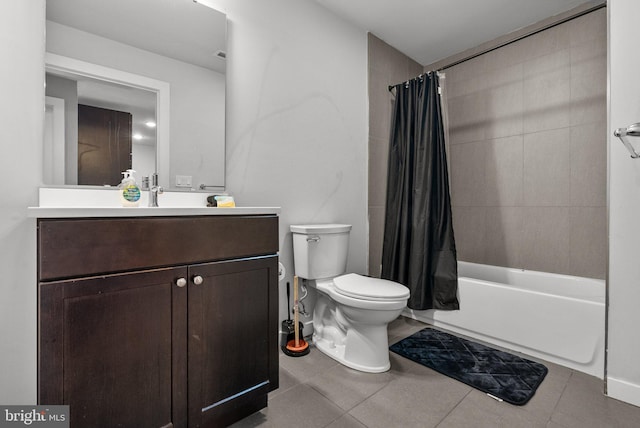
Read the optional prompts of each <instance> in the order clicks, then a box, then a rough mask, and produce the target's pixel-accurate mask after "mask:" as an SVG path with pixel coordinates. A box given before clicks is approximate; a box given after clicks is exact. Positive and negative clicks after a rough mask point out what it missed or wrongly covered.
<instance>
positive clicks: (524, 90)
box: [369, 8, 608, 278]
mask: <svg viewBox="0 0 640 428" xmlns="http://www.w3.org/2000/svg"><path fill="white" fill-rule="evenodd" d="M606 21H607V11H606V9H605V8H603V9H599V10H597V11H595V12H592V13H588V14H586V15H583V16H581V17H579V18H576V19H572V20H570V21H567V22H565V23H563V24H561V25H558V26H554V27H552V28H550V29H547V30H545V31H542V32H540V33H537V34H535V35H532V36H530V37H527V38H525V39H522V40H519V41H517V42H514V43H511V44H508V45H506V46H504V47H501V48H499V49H495V50H493V51H490V52H488V53H486V54H483V55H480V56H478V57H476V58H473V59H471V60H468V61H465V62H462V63H460V64H458V65H455V66H453V67H450V68H447V69H446V70H445V74H446V78H445V79H444V82H445V85H446V97H447V102H446V106H447V109H448V119H449V125H450V128H449V141H448V143H449V171H450V174H451V180H450V191H451V198H452V199H451V201H452V206H453V216H454V232H455V238H456V246H457V251H458V260H463V261H470V262H476V263H490V264H497V265H504V266H508V267H516V268H526V269H536V270H541V271H547V272H557V273H564V274H570V275H578V276H589V277H596V278H603V277H604V272H605V269H606V258H607V252H606V251H607V250H606V248H604V247H603V245H602V243H601V242H604V241H605V240H606V223H603V221H602V218H603V217H602V215H601V214H600V213H601V211H602V210H580V209H579V208H581V207H584V208H597V207H600V208H602V207H605V206H606V179H607V178H606V177H607V175H606V174H607V133H608V130H607V125H606V84H607V80H606V79H607V68H606V58H607V24H606ZM393 61H395V62H396V63H395V64H391V62H393ZM407 64H408V62H407V59H406V58H403V57H402V55H401V54H400V55H398V52H394V50H393V48H391V47H390V46H388V45H386V44H385V43H384V42H382V41H380V40H375V43H370V69H371V70H373V72H372V71H370V76H374V77H373V78H372V79H371V82H370V84H375V85H378V83H376V82H374V81H373V80H380V79H382V78H383V77H384V76H381V73H380V72H379V71H380V70H385V71H384V72H383V73H382V75H385V74H386V75H388V76H390V75H394V73H398V74H401V73H403V72H407V70H408V69H409V68H408V65H407ZM414 66H415V64H414ZM398 74H395V75H394V76H393V77H392V79H395V80H393V81H392V82H391V83H397V82H399V81H402V79H406V78H409V77H413V76H415V74H417V72H416V73H414V74H413V75H411V76H406V77H397V76H398ZM374 98H375V99H374ZM378 98H382V95H380V96H378V95H375V96H372V100H371V102H372V103H376V104H377V103H379V102H380V103H384V102H385V101H380V100H379V99H378ZM390 100H392V98H387V101H386V102H390ZM390 105H391V104H388V106H390ZM385 108H386V107H385ZM390 108H391V107H389V109H390ZM371 114H372V117H373V116H375V117H379V116H380V106H375V107H373V108H372V113H371ZM389 115H390V113H389ZM376 121H377V119H376ZM379 125H380V124H377V123H376V124H372V127H371V128H372V129H373V130H374V132H381V131H378V130H377V129H379V128H380V126H379ZM384 129H386V128H384ZM374 137H376V138H378V137H379V136H374ZM384 138H388V137H387V136H385V137H384ZM374 144H375V146H372V147H371V150H370V151H371V153H372V154H371V155H370V156H371V158H370V172H369V175H370V183H371V184H370V190H369V192H370V205H374V204H380V205H382V203H381V198H380V196H381V195H379V194H376V193H375V192H376V189H379V188H381V187H382V184H381V183H383V182H384V181H386V177H385V178H384V180H383V179H382V178H380V177H376V174H378V175H380V174H381V172H380V170H381V169H382V167H381V163H380V161H379V160H376V159H378V158H379V157H382V156H386V153H382V152H380V147H381V145H382V144H384V145H385V146H386V145H387V144H388V143H387V142H386V141H384V140H383V139H381V140H380V141H379V142H378V141H376V142H375V143H374ZM385 161H386V157H385ZM507 208H510V209H507ZM515 208H518V209H515ZM552 213H556V214H558V215H559V216H560V217H558V218H555V219H554V218H553V217H552ZM596 213H598V214H596ZM370 215H371V211H370ZM375 215H378V214H377V213H376V214H375ZM371 218H372V219H373V218H374V216H373V215H371ZM370 224H371V226H370V242H371V243H370V254H372V256H370V262H369V263H370V272H376V273H378V272H377V270H376V269H377V260H378V259H379V258H380V254H381V240H380V239H379V238H378V237H377V236H378V235H381V234H382V230H381V231H379V232H375V231H374V228H383V226H382V222H380V221H378V220H377V219H376V220H375V224H374V223H373V221H372V222H371V223H370ZM374 236H375V239H373V237H374ZM603 236H604V238H603ZM600 240H602V241H601V242H599V241H600ZM378 245H380V247H379V248H378V247H376V246H378ZM529 257H531V258H532V259H531V260H529Z"/></svg>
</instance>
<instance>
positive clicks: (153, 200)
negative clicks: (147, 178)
mask: <svg viewBox="0 0 640 428" xmlns="http://www.w3.org/2000/svg"><path fill="white" fill-rule="evenodd" d="M162 192H164V189H162V187H160V186H158V174H157V173H155V172H154V173H153V175H151V187H150V188H149V206H150V207H157V206H158V195H159V194H160V195H161V194H162Z"/></svg>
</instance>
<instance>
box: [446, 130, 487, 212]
mask: <svg viewBox="0 0 640 428" xmlns="http://www.w3.org/2000/svg"><path fill="white" fill-rule="evenodd" d="M486 152H487V143H486V142H485V141H478V142H474V143H466V144H456V145H452V146H451V147H450V151H449V153H450V158H451V171H452V177H451V189H452V190H451V205H453V206H482V205H484V204H485V200H486V190H487V186H486V182H485V172H486V168H485V162H486V160H485V156H486ZM454 172H455V173H454Z"/></svg>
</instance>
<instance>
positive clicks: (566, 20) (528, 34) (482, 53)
mask: <svg viewBox="0 0 640 428" xmlns="http://www.w3.org/2000/svg"><path fill="white" fill-rule="evenodd" d="M606 6H607V2H606V1H603V2H602V3H599V4H596V5H593V6H591V7H589V8H587V9H584V10H581V11H580V12H577V13H575V14H573V15H570V16H567V17H564V18H562V19H559V20H558V21H554V22H552V23H549V24H547V25H543V26H542V27H540V28H536V29H535V30H532V31H529V32H526V33H524V34H521V35H519V36H517V37H516V38H515V39H513V40H508V41H505V42H502V43H500V44H498V45H497V46H493V47H491V48H486V49H483V50H481V51H480V52H476V53H474V54H471V55H469V56H466V57H464V58H462V59H459V60H457V61H453V62H451V63H449V64H447V65H443V66H442V67H440V68H438V69H437V70H436V71H444V70H445V69H447V68H451V67H453V66H455V65H458V64H462V63H463V62H466V61H469V60H472V59H474V58H477V57H479V56H480V55H484V54H486V53H489V52H491V51H495V50H496V49H500V48H503V47H505V46H508V45H510V44H512V43H515V42H518V41H520V40H522V39H525V38H527V37H530V36H533V35H534V34H538V33H541V32H543V31H545V30H548V29H549V28H553V27H556V26H558V25H560V24H564V23H565V22H568V21H571V20H572V19H576V18H579V17H581V16H584V15H586V14H588V13H591V12H594V11H596V10H598V9H602V8H603V7H606ZM423 74H425V73H420V74H419V75H418V77H414V78H413V79H416V78H419V77H421V76H422V75H423ZM413 79H409V80H413ZM409 80H407V82H408V81H409ZM400 83H403V82H400ZM400 83H397V84H396V85H389V86H388V89H389V92H391V90H392V89H393V88H395V87H396V86H397V85H399V84H400Z"/></svg>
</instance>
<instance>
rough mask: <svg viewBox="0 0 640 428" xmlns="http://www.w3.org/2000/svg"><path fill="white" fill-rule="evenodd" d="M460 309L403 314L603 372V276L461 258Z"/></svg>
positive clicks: (596, 373) (593, 372) (600, 374)
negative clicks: (489, 263) (508, 265)
mask: <svg viewBox="0 0 640 428" xmlns="http://www.w3.org/2000/svg"><path fill="white" fill-rule="evenodd" d="M458 277H459V278H458V296H459V299H460V310H459V311H442V310H426V311H415V310H412V309H408V308H407V309H405V311H404V313H403V315H405V316H408V317H410V318H413V319H416V320H419V321H423V322H426V323H429V324H431V325H433V326H435V327H441V328H443V329H447V330H450V331H452V332H456V333H459V334H462V335H466V336H468V337H472V338H475V339H478V340H481V341H484V342H487V343H492V344H494V345H497V346H500V347H503V348H506V349H510V350H513V351H516V352H522V353H524V354H527V355H530V356H533V357H538V358H542V359H544V360H547V361H550V362H553V363H556V364H560V365H563V366H566V367H569V368H572V369H575V370H579V371H581V372H584V373H588V374H590V375H593V376H597V377H599V378H603V377H604V330H605V282H604V281H603V280H597V279H590V278H581V277H575V276H568V275H559V274H552V273H545V272H536V271H527V270H520V269H512V268H503V267H497V266H488V265H481V264H475V263H468V262H458Z"/></svg>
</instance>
